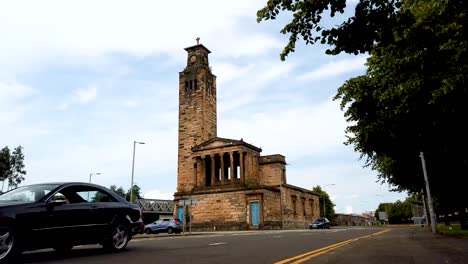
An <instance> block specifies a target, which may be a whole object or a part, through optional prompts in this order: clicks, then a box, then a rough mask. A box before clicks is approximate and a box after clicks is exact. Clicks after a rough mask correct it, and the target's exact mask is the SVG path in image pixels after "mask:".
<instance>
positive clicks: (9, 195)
mask: <svg viewBox="0 0 468 264" xmlns="http://www.w3.org/2000/svg"><path fill="white" fill-rule="evenodd" d="M57 186H58V184H37V185H28V186H23V187H19V188H17V189H14V190H11V191H9V192H6V193H4V194H2V195H0V201H17V202H37V201H39V200H40V199H41V198H42V197H44V196H45V195H46V194H47V193H49V192H50V191H52V190H53V189H54V188H56V187H57Z"/></svg>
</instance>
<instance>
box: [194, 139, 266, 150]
mask: <svg viewBox="0 0 468 264" xmlns="http://www.w3.org/2000/svg"><path fill="white" fill-rule="evenodd" d="M215 142H221V143H223V144H222V145H217V146H210V145H212V144H213V143H215ZM240 145H242V146H246V147H248V148H250V149H253V150H256V151H258V152H261V151H262V149H261V148H258V147H256V146H254V145H252V144H249V143H247V142H245V141H244V140H243V139H242V138H241V139H240V140H235V139H229V138H220V137H214V138H211V139H209V140H207V141H205V142H203V143H201V144H198V145H196V146H194V147H193V148H192V151H202V150H207V149H216V148H223V147H230V146H240Z"/></svg>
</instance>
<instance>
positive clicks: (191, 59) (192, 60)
mask: <svg viewBox="0 0 468 264" xmlns="http://www.w3.org/2000/svg"><path fill="white" fill-rule="evenodd" d="M196 60H197V56H195V55H192V57H190V62H192V63H193V62H195V61H196Z"/></svg>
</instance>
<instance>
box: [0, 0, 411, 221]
mask: <svg viewBox="0 0 468 264" xmlns="http://www.w3.org/2000/svg"><path fill="white" fill-rule="evenodd" d="M265 3H266V0H236V1H215V0H199V1H190V0H187V1H181V0H173V1H143V0H142V1H116V0H112V1H105V0H102V1H86V0H80V1H60V0H58V1H47V0H44V1H27V2H26V1H22V0H16V1H2V2H1V3H0V36H1V41H0V128H1V129H0V148H2V147H4V146H8V147H9V148H10V149H13V148H15V147H16V146H18V145H21V146H22V147H23V148H24V149H23V151H24V155H25V165H26V170H27V175H26V180H25V181H24V182H23V184H32V183H40V182H50V181H80V182H88V181H89V176H90V174H91V173H93V176H92V182H93V183H96V184H100V185H103V186H106V187H109V186H110V185H117V186H122V187H123V188H124V189H128V188H129V187H130V181H131V171H132V157H133V141H142V142H145V143H146V144H144V145H137V146H136V152H135V154H136V156H135V172H134V182H135V183H136V184H138V185H139V186H140V187H141V188H142V193H143V197H144V198H152V199H172V198H173V194H174V192H175V191H176V184H177V126H178V89H179V87H178V73H179V72H180V71H182V70H183V69H184V68H185V66H186V65H185V64H186V59H187V57H186V56H187V53H186V51H185V50H184V48H185V47H189V46H193V45H195V44H196V41H195V39H196V38H197V37H200V43H201V44H203V45H205V46H206V47H207V48H208V49H210V50H211V52H212V53H211V54H210V66H211V67H212V71H213V73H214V74H215V75H216V76H217V89H218V94H217V95H218V98H217V100H218V109H217V111H218V136H219V137H224V138H232V139H240V138H243V140H244V141H246V142H248V143H251V144H253V145H255V146H257V147H260V148H262V150H263V151H262V153H261V154H262V155H270V154H282V155H285V156H286V161H287V163H288V165H287V172H286V173H287V182H288V183H289V184H292V185H296V186H299V187H303V188H307V189H312V187H314V186H317V185H320V186H322V187H323V188H324V190H325V191H326V192H327V193H328V194H329V195H330V196H331V199H332V201H333V202H334V203H335V204H336V206H335V211H336V212H337V213H361V212H363V211H370V210H375V209H376V208H377V206H378V204H379V203H381V202H394V201H396V200H404V199H405V198H406V196H407V195H406V193H398V192H390V191H389V189H391V186H388V185H387V184H380V183H379V182H378V179H377V176H376V175H377V172H375V171H372V170H370V169H369V168H363V165H364V160H360V159H359V158H360V154H359V153H356V152H354V149H353V146H345V145H344V144H343V143H344V141H345V140H346V135H345V129H346V127H347V125H349V124H347V123H346V120H345V118H344V115H343V111H341V109H340V107H339V102H338V101H333V96H334V95H335V94H336V91H337V88H339V87H340V86H341V85H342V84H343V83H344V82H345V81H346V80H347V79H349V78H352V77H355V76H359V75H361V74H364V73H365V71H366V66H365V62H366V58H367V56H366V55H359V56H354V55H346V54H342V55H338V56H328V55H325V50H326V48H327V47H326V46H323V45H316V46H310V45H305V44H304V43H303V42H300V41H299V42H298V44H297V48H296V52H295V53H292V54H290V55H289V56H288V57H287V59H286V61H284V62H282V61H281V60H280V58H279V54H280V52H281V50H282V49H283V47H284V46H285V45H286V44H287V40H288V37H289V36H288V35H283V34H281V33H280V30H281V28H282V26H284V25H285V23H286V22H288V19H289V18H290V14H288V13H284V14H282V15H280V16H279V18H278V19H277V20H274V21H266V22H262V23H257V22H256V12H257V10H259V9H261V8H262V7H263V6H264V5H265ZM348 3H349V7H350V8H351V9H348V10H347V11H346V12H345V14H343V17H344V16H346V15H349V14H351V11H352V7H353V5H354V4H355V1H348ZM339 19H342V17H341V18H340V17H338V18H335V19H334V20H326V21H325V22H324V25H335V24H336V23H338V22H337V21H339ZM95 173H100V174H99V175H95Z"/></svg>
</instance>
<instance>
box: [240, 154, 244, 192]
mask: <svg viewBox="0 0 468 264" xmlns="http://www.w3.org/2000/svg"><path fill="white" fill-rule="evenodd" d="M239 164H240V183H241V184H244V183H245V174H244V152H243V151H240V152H239Z"/></svg>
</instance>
